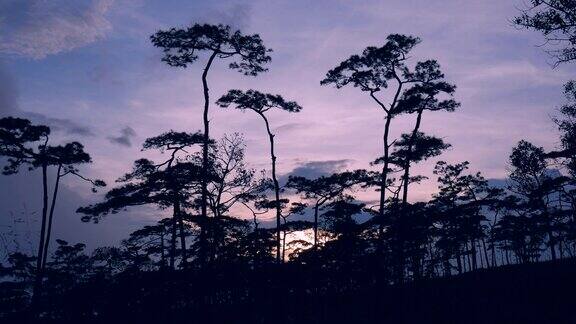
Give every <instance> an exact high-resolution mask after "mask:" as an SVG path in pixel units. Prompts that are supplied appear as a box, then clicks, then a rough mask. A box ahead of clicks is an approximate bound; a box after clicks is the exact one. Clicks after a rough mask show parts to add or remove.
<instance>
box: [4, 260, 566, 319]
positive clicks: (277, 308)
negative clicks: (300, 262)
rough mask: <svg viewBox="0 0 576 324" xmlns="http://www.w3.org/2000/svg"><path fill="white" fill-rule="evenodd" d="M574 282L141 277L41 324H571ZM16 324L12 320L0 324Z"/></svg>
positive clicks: (296, 270)
mask: <svg viewBox="0 0 576 324" xmlns="http://www.w3.org/2000/svg"><path fill="white" fill-rule="evenodd" d="M575 276H576V260H574V259H571V260H563V261H558V262H546V263H538V264H528V265H514V266H504V267H500V268H497V269H488V270H479V271H475V272H470V273H467V274H464V275H460V276H453V277H451V278H443V279H432V280H427V281H422V282H415V283H411V284H407V285H404V286H396V287H390V286H388V287H380V288H378V287H377V286H376V285H375V284H373V283H372V284H371V282H372V280H373V278H371V277H370V275H369V274H367V273H354V271H350V272H345V273H337V274H335V273H328V272H326V271H325V272H311V271H307V270H306V269H303V268H302V267H299V266H290V265H285V266H282V267H281V268H275V267H274V268H268V269H261V270H258V271H248V270H246V269H244V270H243V269H230V267H227V268H226V272H222V271H218V270H216V269H211V270H210V271H207V272H205V273H192V272H186V273H184V272H165V273H158V272H157V273H144V274H142V273H141V274H139V275H124V276H120V277H118V278H117V279H116V280H113V281H110V280H106V281H102V282H96V283H92V284H89V285H85V286H84V287H81V288H79V289H75V290H74V291H73V292H71V293H67V294H65V295H64V296H59V297H50V298H48V299H47V300H45V301H44V302H45V303H47V304H49V305H45V309H46V310H49V311H48V312H46V313H44V317H45V319H46V320H45V321H41V322H43V323H206V324H207V323H274V324H280V323H299V324H302V323H394V324H396V323H442V324H450V323H538V324H545V323H576V299H575V298H574V294H575V292H576V277H575ZM199 278H202V279H199ZM354 278H359V279H362V280H354ZM335 283H338V284H335ZM320 287H322V288H320ZM349 287H363V288H355V289H353V291H351V289H350V288H349ZM23 318H25V316H24V315H23V314H14V316H13V317H12V318H11V319H5V320H6V321H5V323H11V322H13V323H23V322H24V321H23ZM49 318H54V319H55V320H49Z"/></svg>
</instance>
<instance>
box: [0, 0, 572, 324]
mask: <svg viewBox="0 0 576 324" xmlns="http://www.w3.org/2000/svg"><path fill="white" fill-rule="evenodd" d="M575 21H576V2H574V1H564V0H549V1H542V0H533V1H531V6H530V8H528V9H526V10H525V11H523V12H521V13H520V14H519V16H518V17H515V18H512V22H513V23H514V24H515V25H516V27H518V28H524V29H529V30H536V31H538V32H541V33H542V34H543V35H544V36H545V37H546V38H547V39H549V40H551V41H552V40H553V41H554V47H552V48H549V49H548V52H549V54H550V55H551V57H552V58H553V59H554V60H555V62H556V64H571V63H573V61H575V60H576V53H575V49H574V46H576V27H575V26H576V24H575ZM150 40H151V43H152V45H153V46H155V47H157V48H158V49H159V50H160V51H161V52H162V54H163V57H162V61H163V62H165V63H166V64H167V65H170V66H172V67H174V68H181V69H186V68H188V67H189V66H191V65H195V64H196V65H201V66H202V69H201V75H198V76H195V77H198V79H199V80H198V81H201V84H202V87H203V99H204V105H203V107H202V114H201V118H202V121H203V126H204V129H203V130H188V131H176V130H167V131H165V132H163V133H161V134H159V135H157V136H154V137H150V138H148V139H146V140H145V141H144V143H143V144H142V151H149V150H150V151H155V152H158V153H159V154H157V155H156V156H157V157H159V158H158V159H157V160H151V159H145V158H140V159H137V160H135V161H134V162H133V167H132V169H131V170H126V173H125V174H124V175H122V176H120V177H119V178H118V180H117V181H116V183H115V184H113V185H112V186H110V185H108V186H107V184H106V183H104V181H102V180H99V179H91V178H89V177H86V176H85V175H84V174H83V173H82V172H81V170H82V169H84V168H86V167H87V166H86V165H87V164H89V163H91V162H92V158H91V157H90V155H89V153H88V152H86V151H85V149H84V146H83V145H82V144H81V143H79V142H70V143H63V144H54V143H52V141H51V137H50V134H51V129H50V127H48V126H45V125H37V124H33V123H32V122H31V121H29V120H27V119H23V118H18V117H5V118H2V119H0V156H2V157H3V160H0V161H2V162H5V163H4V165H3V174H4V175H5V176H10V175H12V174H15V173H19V172H29V171H32V170H39V171H40V173H41V178H40V179H38V181H39V183H41V184H42V188H43V190H42V196H41V197H30V199H38V200H41V201H42V211H41V213H40V214H39V216H38V217H39V218H40V221H41V226H40V231H39V234H38V237H37V240H38V248H37V253H36V254H35V255H28V254H25V253H23V252H22V251H12V252H11V253H10V254H9V255H8V256H7V258H6V260H5V261H3V263H2V264H0V276H2V278H3V279H2V280H1V281H0V322H2V323H16V322H18V323H22V322H30V323H156V322H159V323H176V322H198V323H340V322H342V323H348V322H355V323H377V322H390V323H564V322H565V323H574V322H576V313H575V312H574V309H575V308H574V307H575V306H576V302H574V301H573V298H572V297H571V296H568V295H567V294H573V292H574V288H576V280H575V279H574V273H576V272H575V271H576V262H575V260H576V259H575V257H576V83H575V81H567V83H566V85H565V87H564V93H565V95H566V98H565V104H564V105H563V106H562V107H560V109H559V110H558V112H557V113H556V114H555V115H554V117H553V118H552V120H551V121H550V122H551V123H554V124H555V125H556V128H557V130H558V133H559V136H560V137H559V140H558V142H559V145H558V147H557V148H555V149H554V150H552V151H547V150H545V149H544V148H542V147H539V146H537V145H535V144H533V143H531V142H529V141H528V140H522V141H520V142H518V143H517V145H516V146H514V147H513V148H511V150H510V155H509V158H508V163H509V167H508V175H507V180H506V185H505V186H495V185H493V184H492V183H491V182H490V181H489V180H487V179H486V178H485V177H484V176H483V175H482V174H481V173H480V172H474V171H472V170H473V166H471V165H470V163H469V162H467V161H462V162H457V163H448V162H445V161H439V162H437V163H436V164H435V165H434V166H433V168H434V171H433V174H434V177H435V178H436V180H437V183H438V186H437V190H436V192H435V193H434V194H433V195H432V197H431V199H430V200H429V201H414V200H413V199H411V197H410V192H411V191H410V189H411V188H413V185H415V184H418V183H420V182H421V181H424V180H425V179H426V177H425V176H423V175H419V174H416V173H415V171H414V166H415V165H417V164H421V163H426V161H427V160H428V159H430V158H433V157H438V156H441V155H442V153H443V152H444V151H445V150H446V149H448V148H449V147H450V144H449V143H447V142H445V140H444V139H442V138H440V137H436V136H434V135H433V134H427V133H424V132H423V128H424V127H423V125H426V122H427V118H428V116H429V115H433V114H434V113H436V112H453V111H455V110H457V109H460V106H461V105H460V103H459V102H458V101H457V100H456V99H454V95H455V94H456V93H457V86H456V85H454V84H452V83H450V82H448V81H447V80H446V78H445V75H444V73H443V72H442V68H441V66H440V64H439V63H438V62H437V61H436V60H434V59H430V58H420V57H418V56H417V55H415V54H414V53H413V50H414V48H416V47H417V46H418V45H419V44H420V42H421V39H420V38H418V37H415V36H411V35H402V34H391V35H388V36H387V37H386V38H385V40H384V41H383V42H382V44H379V45H377V46H369V47H366V48H364V49H359V50H358V53H357V54H353V53H351V56H349V57H348V58H346V59H344V60H343V61H342V62H339V63H338V62H334V64H333V66H334V67H333V68H332V69H330V70H329V71H327V72H326V74H325V76H324V77H323V78H319V82H320V86H330V87H335V88H337V89H340V88H345V87H347V88H353V89H354V90H355V91H359V92H361V93H362V94H363V95H365V96H367V97H368V98H370V100H371V101H372V103H373V106H374V107H373V114H374V117H375V118H380V117H383V120H384V122H383V126H382V130H381V131H382V142H381V144H382V146H381V152H380V153H381V155H380V156H375V157H374V160H373V162H371V163H370V165H367V166H366V168H365V169H356V170H344V171H339V172H336V173H333V174H328V175H322V176H319V177H316V178H312V177H310V178H307V177H304V176H298V175H291V176H289V177H288V178H287V180H286V181H281V180H280V179H279V178H280V177H279V175H278V174H277V161H278V159H283V158H286V157H284V156H277V150H276V145H277V143H276V141H275V138H276V134H275V133H274V127H273V125H274V122H275V121H274V119H273V118H272V116H271V115H270V114H269V113H268V112H269V111H274V110H279V111H282V112H284V113H298V112H300V111H301V110H303V109H314V107H303V106H301V105H300V104H299V103H297V102H296V101H292V100H291V99H293V98H290V99H285V98H284V97H283V96H282V95H279V94H269V93H264V92H260V91H259V90H256V89H246V90H239V89H231V90H229V91H228V92H226V93H224V94H220V96H219V97H218V96H216V97H214V94H213V93H211V92H210V90H209V83H208V77H209V74H210V69H211V67H212V66H213V65H214V64H221V63H224V64H227V65H228V67H229V69H230V70H235V71H236V72H239V73H241V74H243V75H245V76H246V77H257V76H258V75H260V74H262V73H265V72H266V71H267V70H268V67H269V65H270V64H271V60H272V59H271V56H270V53H271V52H272V50H271V49H269V48H267V47H266V46H265V44H264V40H262V39H261V38H260V36H259V35H257V34H254V35H247V34H244V33H242V32H241V31H239V30H234V29H233V28H231V27H230V26H227V25H209V24H194V25H192V26H191V27H188V28H170V29H166V30H160V31H158V32H156V33H155V34H154V35H152V36H151V37H150ZM551 46H552V45H551ZM211 82H218V80H217V79H211ZM211 95H212V96H211ZM295 99H297V98H295ZM211 109H240V110H244V111H247V112H248V113H249V114H256V115H258V117H259V118H260V120H261V125H260V126H261V134H262V135H261V136H262V137H263V138H266V139H267V145H268V146H267V147H266V150H267V151H269V155H270V164H269V167H268V168H267V170H268V172H266V171H263V172H258V171H257V170H255V169H253V168H251V167H250V166H249V165H248V163H247V162H246V156H245V148H246V144H245V141H244V138H243V136H242V134H236V133H235V134H228V135H225V136H223V137H222V138H213V137H211V135H210V126H211V124H210V118H209V116H210V111H211ZM198 111H199V110H198V109H196V107H192V109H190V112H189V113H190V114H194V116H196V114H198ZM407 116H408V117H409V118H411V124H410V125H411V128H409V129H404V130H403V132H402V133H401V134H400V135H399V136H397V137H394V136H393V132H392V131H391V130H392V129H393V128H394V127H397V124H398V123H397V120H398V118H399V117H403V118H406V117H407ZM325 118H330V116H326V117H325ZM395 122H396V123H395ZM334 131H338V130H337V129H335V130H334ZM80 166H83V167H82V168H80ZM49 174H54V175H55V176H49ZM67 177H77V178H79V179H81V180H83V181H84V182H86V185H88V186H91V187H92V189H93V190H94V191H95V192H96V191H105V195H104V197H103V199H102V200H101V201H99V202H97V203H95V204H92V205H88V206H81V207H80V208H78V210H77V213H78V217H79V218H81V219H82V221H83V222H86V223H94V224H93V225H86V226H98V225H97V223H99V222H106V221H107V220H106V218H107V217H111V216H110V214H118V215H115V216H114V217H122V213H123V212H124V211H126V210H127V209H131V208H133V207H137V206H150V207H152V208H157V209H160V210H162V211H163V212H162V215H165V216H166V218H164V219H161V220H159V221H158V222H157V223H156V224H154V225H149V226H145V227H143V228H140V229H138V230H136V231H134V232H133V233H131V234H130V235H129V237H127V238H126V239H124V240H123V241H122V243H121V244H120V245H119V246H108V247H99V248H96V249H95V250H94V251H92V252H91V253H88V252H86V251H85V250H86V246H85V245H84V244H82V243H70V242H66V241H63V240H61V239H58V238H54V237H53V235H52V232H53V226H52V225H53V223H54V218H57V217H58V215H57V213H55V206H56V205H57V203H58V191H59V188H60V186H61V185H62V183H61V181H62V180H63V179H65V178H67ZM50 180H51V181H50ZM363 192H373V193H377V195H378V197H379V199H378V201H377V202H376V203H373V202H367V201H363V200H362V199H361V198H360V195H359V193H363ZM239 210H245V211H249V214H246V213H239V212H238V211H239ZM270 215H272V216H273V222H266V221H264V219H266V217H268V216H270ZM50 252H52V253H50ZM536 302H537V303H538V304H535V303H536Z"/></svg>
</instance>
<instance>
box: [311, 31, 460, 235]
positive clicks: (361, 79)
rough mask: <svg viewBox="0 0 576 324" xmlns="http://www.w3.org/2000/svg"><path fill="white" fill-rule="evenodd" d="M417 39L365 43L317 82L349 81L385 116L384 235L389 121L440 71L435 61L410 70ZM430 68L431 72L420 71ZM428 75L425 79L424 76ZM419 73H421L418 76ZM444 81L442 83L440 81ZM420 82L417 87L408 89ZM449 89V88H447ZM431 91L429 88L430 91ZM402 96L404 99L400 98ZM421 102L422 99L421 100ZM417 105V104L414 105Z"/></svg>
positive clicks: (337, 83) (402, 37)
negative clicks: (386, 97) (387, 92)
mask: <svg viewBox="0 0 576 324" xmlns="http://www.w3.org/2000/svg"><path fill="white" fill-rule="evenodd" d="M419 43H420V39H419V38H417V37H413V36H406V35H399V34H392V35H389V36H388V37H387V38H386V43H384V45H382V46H381V47H375V46H370V47H367V48H366V49H365V50H364V51H363V52H362V54H359V55H352V56H350V57H349V58H348V59H346V60H344V61H343V62H341V63H340V64H339V65H338V66H336V67H335V68H333V69H331V70H330V71H328V73H327V74H326V77H325V78H324V79H323V80H322V81H321V82H320V84H321V85H334V86H335V87H336V88H342V87H345V86H348V85H352V86H354V87H355V88H359V89H360V90H361V91H362V92H364V93H367V94H368V95H369V96H370V98H371V99H372V100H373V101H374V102H375V103H376V105H377V106H378V107H379V108H380V109H382V111H383V112H384V116H385V124H384V134H383V156H382V157H381V158H380V159H379V160H380V161H381V163H382V173H381V175H380V181H379V191H380V201H379V209H378V215H379V217H380V220H379V223H380V225H379V234H380V236H382V235H383V230H384V227H383V217H384V206H385V202H386V190H387V186H388V185H389V173H390V172H391V170H390V163H391V160H390V153H391V148H392V146H393V141H391V140H390V132H391V122H392V120H393V118H394V117H395V116H397V115H398V114H400V113H401V112H402V110H401V107H400V103H401V102H402V103H403V104H404V106H406V103H407V102H411V103H412V102H413V101H414V100H413V99H414V98H418V99H422V96H410V94H411V93H418V92H420V91H419V89H424V88H425V86H424V85H422V84H424V83H426V82H425V81H428V80H436V81H440V80H439V79H441V76H442V75H441V73H440V74H438V73H439V71H437V69H434V68H435V67H437V65H435V63H432V62H434V61H424V62H421V63H417V65H416V66H417V67H418V68H417V70H416V71H411V69H410V68H409V66H408V64H407V63H408V59H409V53H410V52H411V50H412V49H413V48H414V47H415V46H416V45H418V44H419ZM425 71H429V72H432V73H422V72H425ZM426 76H428V79H427V78H426ZM421 77H424V78H422V79H420V78H421ZM442 84H444V83H442ZM418 85H420V87H419V88H415V89H414V90H410V89H411V88H412V87H415V86H418ZM387 88H391V89H390V92H391V93H390V97H391V100H390V102H388V103H386V102H385V101H384V100H383V99H382V96H381V95H380V96H379V94H380V93H381V92H382V91H383V90H386V89H387ZM446 90H450V89H446ZM432 93H433V92H430V94H432ZM403 99H404V100H403ZM420 102H422V100H420ZM416 106H418V105H416Z"/></svg>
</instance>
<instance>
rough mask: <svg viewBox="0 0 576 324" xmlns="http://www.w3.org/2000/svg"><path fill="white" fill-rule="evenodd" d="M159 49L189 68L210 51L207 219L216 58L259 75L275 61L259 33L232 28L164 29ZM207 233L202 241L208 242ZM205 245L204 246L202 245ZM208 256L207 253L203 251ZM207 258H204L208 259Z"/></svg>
mask: <svg viewBox="0 0 576 324" xmlns="http://www.w3.org/2000/svg"><path fill="white" fill-rule="evenodd" d="M150 39H151V41H152V43H153V44H154V46H156V47H160V48H162V50H163V52H164V57H163V58H162V61H164V62H166V63H167V64H168V65H170V66H174V67H183V68H186V67H187V66H188V65H190V64H193V63H194V62H195V61H196V60H197V59H198V55H199V54H200V53H201V52H207V53H208V55H209V57H208V60H207V62H206V64H205V66H204V70H203V72H202V86H203V90H204V91H203V92H204V112H203V123H204V143H203V151H202V158H203V160H202V161H203V162H202V170H203V173H204V177H203V178H204V179H203V180H202V204H201V214H202V217H204V218H206V217H207V208H208V188H207V184H208V182H207V177H208V169H209V166H208V159H209V156H208V151H209V144H210V121H209V107H210V95H209V89H208V80H207V78H208V72H209V71H210V68H211V66H212V63H213V62H214V59H216V58H218V59H228V58H231V59H235V60H234V61H232V62H231V63H229V65H228V67H229V68H230V69H233V70H237V71H238V72H240V73H242V74H244V75H250V76H256V75H258V74H259V73H261V72H265V71H266V70H267V69H266V68H265V65H266V64H268V63H269V62H270V60H271V58H270V56H269V55H268V53H269V52H271V50H270V49H267V48H266V47H265V46H264V44H263V42H262V39H261V38H260V36H259V35H258V34H254V35H244V34H242V33H241V32H240V31H238V30H236V31H232V30H231V28H230V26H225V25H208V24H204V25H201V24H194V25H193V26H191V27H189V28H185V29H177V28H170V29H168V30H164V31H163V30H160V31H158V32H156V33H155V34H154V35H152V36H151V37H150ZM204 240H205V238H204V234H203V237H202V238H201V241H204ZM202 244H204V243H202ZM202 253H204V252H202ZM204 257H205V256H202V258H204Z"/></svg>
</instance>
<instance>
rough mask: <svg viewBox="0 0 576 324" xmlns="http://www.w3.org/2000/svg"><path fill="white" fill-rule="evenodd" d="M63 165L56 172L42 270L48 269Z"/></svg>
mask: <svg viewBox="0 0 576 324" xmlns="http://www.w3.org/2000/svg"><path fill="white" fill-rule="evenodd" d="M61 170H62V165H61V164H59V165H58V171H57V172H56V183H55V184H54V192H53V193H52V204H51V205H50V214H49V216H48V229H47V231H46V243H44V253H43V256H42V268H43V269H45V268H46V260H47V259H48V247H49V245H50V235H51V234H52V220H53V218H54V207H55V206H56V197H57V196H58V187H59V185H60V172H61Z"/></svg>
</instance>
